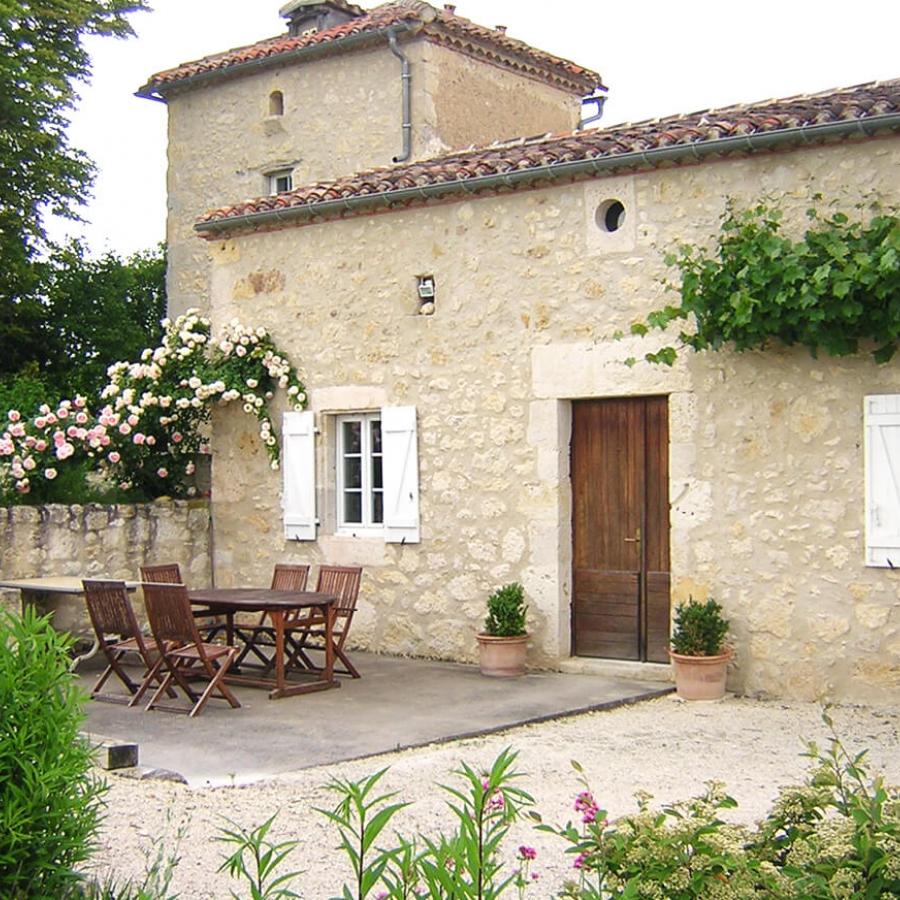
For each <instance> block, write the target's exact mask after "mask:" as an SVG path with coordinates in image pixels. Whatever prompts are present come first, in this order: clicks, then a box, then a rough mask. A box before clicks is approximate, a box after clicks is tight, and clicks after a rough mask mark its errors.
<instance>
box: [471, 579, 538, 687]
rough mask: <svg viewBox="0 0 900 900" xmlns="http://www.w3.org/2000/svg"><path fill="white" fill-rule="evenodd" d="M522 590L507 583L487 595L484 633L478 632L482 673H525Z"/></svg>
mask: <svg viewBox="0 0 900 900" xmlns="http://www.w3.org/2000/svg"><path fill="white" fill-rule="evenodd" d="M527 611H528V607H527V606H526V604H525V590H524V588H523V587H522V585H521V584H518V583H513V584H506V585H504V586H503V587H501V588H498V589H497V590H496V591H494V593H493V594H491V596H490V597H488V601H487V618H486V619H485V620H484V632H482V633H481V634H477V635H476V637H477V638H478V650H479V659H480V664H481V674H482V675H489V676H491V677H495V678H496V677H509V676H514V675H523V674H524V673H525V647H526V644H527V642H528V633H527V632H526V631H525V614H526V612H527Z"/></svg>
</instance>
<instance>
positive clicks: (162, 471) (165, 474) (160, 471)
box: [156, 467, 169, 478]
mask: <svg viewBox="0 0 900 900" xmlns="http://www.w3.org/2000/svg"><path fill="white" fill-rule="evenodd" d="M156 474H157V475H159V477H160V478H168V477H169V470H168V469H165V468H162V467H160V468H159V469H157V470H156Z"/></svg>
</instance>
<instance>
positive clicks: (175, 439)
mask: <svg viewBox="0 0 900 900" xmlns="http://www.w3.org/2000/svg"><path fill="white" fill-rule="evenodd" d="M181 441H182V434H181V432H180V431H175V432H173V433H172V443H173V444H180V443H181Z"/></svg>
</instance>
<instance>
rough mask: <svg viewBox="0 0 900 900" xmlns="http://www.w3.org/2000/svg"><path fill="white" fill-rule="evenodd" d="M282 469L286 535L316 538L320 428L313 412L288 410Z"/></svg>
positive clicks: (284, 425)
mask: <svg viewBox="0 0 900 900" xmlns="http://www.w3.org/2000/svg"><path fill="white" fill-rule="evenodd" d="M281 436H282V449H281V468H282V472H283V473H284V490H283V493H282V497H281V507H282V509H283V510H284V536H285V538H286V539H287V540H289V541H314V540H315V539H316V431H315V422H314V419H313V414H312V413H311V412H286V413H285V414H284V418H283V419H282V430H281Z"/></svg>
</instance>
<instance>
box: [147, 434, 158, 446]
mask: <svg viewBox="0 0 900 900" xmlns="http://www.w3.org/2000/svg"><path fill="white" fill-rule="evenodd" d="M155 443H156V438H155V437H153V435H152V434H148V435H147V444H148V445H149V446H151V447H152V446H153V445H154V444H155Z"/></svg>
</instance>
